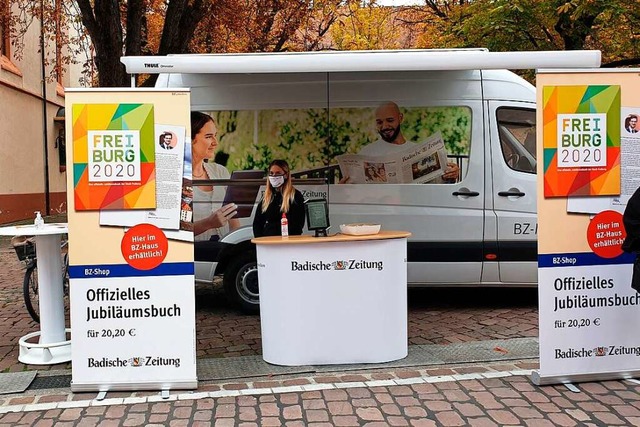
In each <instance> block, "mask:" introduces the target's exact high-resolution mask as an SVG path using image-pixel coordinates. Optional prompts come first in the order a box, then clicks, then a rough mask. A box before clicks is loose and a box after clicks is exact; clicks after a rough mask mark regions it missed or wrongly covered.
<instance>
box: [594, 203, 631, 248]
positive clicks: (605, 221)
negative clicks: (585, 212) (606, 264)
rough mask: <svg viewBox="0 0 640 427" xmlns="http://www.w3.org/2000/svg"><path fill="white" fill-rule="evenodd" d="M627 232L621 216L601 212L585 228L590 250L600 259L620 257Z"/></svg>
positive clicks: (614, 213) (615, 213) (611, 212)
mask: <svg viewBox="0 0 640 427" xmlns="http://www.w3.org/2000/svg"><path fill="white" fill-rule="evenodd" d="M625 237H627V232H626V231H625V229H624V225H623V224H622V214H620V213H619V212H616V211H602V212H600V213H599V214H598V215H596V216H594V217H593V218H592V219H591V222H590V223H589V227H588V228H587V241H588V242H589V246H590V247H591V250H592V251H593V253H595V254H596V255H598V256H600V257H602V258H615V257H617V256H619V255H622V247H621V246H622V242H624V239H625Z"/></svg>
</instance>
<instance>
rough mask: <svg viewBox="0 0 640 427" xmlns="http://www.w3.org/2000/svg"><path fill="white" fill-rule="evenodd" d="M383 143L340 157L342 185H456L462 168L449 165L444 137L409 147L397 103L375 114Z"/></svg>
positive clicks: (383, 107)
mask: <svg viewBox="0 0 640 427" xmlns="http://www.w3.org/2000/svg"><path fill="white" fill-rule="evenodd" d="M375 116H376V129H377V131H378V134H379V135H380V139H378V140H377V141H375V142H373V143H371V144H368V145H366V146H364V147H363V148H362V149H360V152H359V153H358V154H344V155H341V156H338V163H339V164H340V170H341V171H342V175H343V178H342V180H341V181H340V182H341V183H354V184H361V183H370V182H372V183H373V182H385V183H390V184H391V183H395V184H399V183H416V184H424V183H430V184H441V183H453V182H455V181H456V180H457V179H458V176H459V173H460V168H459V167H458V165H457V164H455V163H450V162H447V151H446V149H445V147H444V141H443V140H442V136H441V135H440V133H435V134H434V135H431V136H430V137H429V138H427V139H426V140H425V141H423V142H421V143H416V144H414V143H409V144H407V143H406V142H407V140H406V139H405V137H404V135H403V134H402V131H401V129H400V126H401V125H402V120H403V119H404V117H403V115H402V113H401V112H400V108H399V107H398V105H397V104H396V103H395V102H391V101H389V102H385V103H383V104H381V105H380V106H378V108H376V111H375Z"/></svg>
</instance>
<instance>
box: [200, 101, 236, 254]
mask: <svg viewBox="0 0 640 427" xmlns="http://www.w3.org/2000/svg"><path fill="white" fill-rule="evenodd" d="M216 148H218V127H217V126H216V122H215V121H214V120H213V117H211V116H210V115H208V114H204V113H201V112H199V111H192V112H191V153H192V159H191V168H192V174H193V179H194V180H199V179H201V180H203V179H229V177H230V174H229V171H228V170H227V168H225V167H224V166H222V165H219V164H217V163H214V162H213V161H209V162H208V163H205V162H204V160H205V159H213V156H214V154H215V151H216ZM224 192H225V189H224V187H214V186H212V185H205V186H202V185H198V186H194V187H193V231H194V234H195V236H196V240H198V241H202V240H214V241H217V240H218V239H219V238H220V237H222V236H224V235H225V234H227V233H228V232H229V231H232V230H235V229H236V228H238V227H239V226H240V221H239V220H238V219H236V218H233V216H234V215H235V214H236V211H237V207H236V206H235V205H234V204H232V203H230V204H227V205H225V206H222V200H224Z"/></svg>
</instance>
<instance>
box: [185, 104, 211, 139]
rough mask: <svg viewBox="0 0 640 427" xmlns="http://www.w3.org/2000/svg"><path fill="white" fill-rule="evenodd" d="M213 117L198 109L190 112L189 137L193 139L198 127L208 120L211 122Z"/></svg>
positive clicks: (198, 129)
mask: <svg viewBox="0 0 640 427" xmlns="http://www.w3.org/2000/svg"><path fill="white" fill-rule="evenodd" d="M213 121H214V120H213V117H211V116H210V115H208V114H205V113H202V112H200V111H192V112H191V139H192V140H193V139H194V138H195V137H196V135H197V134H198V132H200V129H202V127H203V126H204V125H206V124H207V123H208V122H213Z"/></svg>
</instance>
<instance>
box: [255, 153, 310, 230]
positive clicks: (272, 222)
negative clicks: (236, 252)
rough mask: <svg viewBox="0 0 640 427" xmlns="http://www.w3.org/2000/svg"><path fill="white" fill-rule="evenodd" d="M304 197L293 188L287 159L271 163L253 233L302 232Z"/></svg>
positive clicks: (257, 210)
mask: <svg viewBox="0 0 640 427" xmlns="http://www.w3.org/2000/svg"><path fill="white" fill-rule="evenodd" d="M304 219H305V214H304V197H303V196H302V193H301V192H300V191H298V190H296V189H295V188H294V187H293V183H292V182H291V170H290V169H289V164H288V163H287V162H286V161H284V160H273V161H272V162H271V163H270V164H269V176H268V177H267V188H266V190H265V192H264V195H263V196H262V200H261V201H260V204H259V205H258V207H257V209H256V215H255V217H254V218H253V235H254V236H255V237H263V236H284V235H285V232H284V231H283V230H285V224H286V225H287V227H286V230H287V233H288V234H289V235H293V236H296V235H300V234H302V228H303V227H304Z"/></svg>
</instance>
